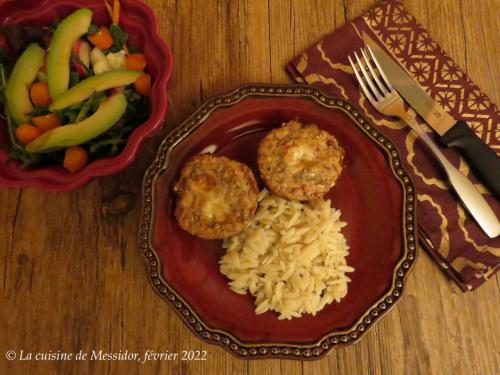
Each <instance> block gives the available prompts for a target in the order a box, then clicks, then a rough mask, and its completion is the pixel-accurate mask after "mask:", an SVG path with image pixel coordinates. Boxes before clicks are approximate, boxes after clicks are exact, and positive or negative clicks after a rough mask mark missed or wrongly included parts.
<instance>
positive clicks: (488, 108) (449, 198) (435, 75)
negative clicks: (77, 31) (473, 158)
mask: <svg viewBox="0 0 500 375" xmlns="http://www.w3.org/2000/svg"><path fill="white" fill-rule="evenodd" d="M362 31H365V32H367V33H368V35H370V36H371V37H372V39H374V40H377V41H378V42H379V43H380V44H381V45H382V46H383V47H384V48H385V49H386V50H388V51H389V52H390V53H392V55H393V56H394V57H395V58H396V59H397V60H398V61H399V63H400V64H401V65H402V66H403V67H404V68H406V70H407V71H408V72H409V73H410V74H411V75H412V76H413V78H414V79H416V80H417V81H418V82H419V83H420V84H421V85H422V87H424V88H425V89H426V90H427V92H428V93H429V94H430V95H431V96H432V97H433V98H434V99H435V100H437V101H438V102H439V103H441V105H442V106H443V107H444V108H445V109H446V110H447V111H448V112H449V113H450V114H452V115H453V117H454V118H456V119H463V120H465V121H467V123H468V124H469V126H471V127H472V128H473V129H474V131H475V132H476V134H477V135H478V136H479V137H480V138H481V139H482V140H483V141H484V142H486V143H488V144H489V145H490V147H491V148H492V149H494V150H495V151H496V152H497V153H499V152H500V113H499V111H498V109H497V107H496V105H495V104H493V103H492V102H491V101H490V100H489V98H488V97H487V96H486V95H485V94H484V93H483V92H482V91H481V89H480V88H479V87H478V86H477V85H475V84H474V83H473V82H472V81H471V80H470V79H469V77H467V75H466V74H465V73H464V72H463V71H462V70H461V69H460V68H459V67H458V66H457V65H456V64H455V63H454V62H453V61H452V60H451V58H450V57H449V56H448V55H447V54H446V53H445V52H444V51H443V50H442V49H441V48H440V46H439V45H438V44H437V42H436V41H435V40H434V39H433V38H432V37H431V36H430V35H429V33H428V32H427V31H426V30H425V29H424V28H423V27H422V26H421V25H420V24H419V23H418V22H417V21H416V20H415V18H414V17H413V16H412V15H410V14H409V13H408V12H407V11H406V9H405V8H404V6H403V4H402V3H401V1H399V0H385V1H382V2H381V3H380V4H379V5H378V6H376V7H374V8H373V9H371V10H370V11H369V12H368V13H366V14H365V15H363V16H361V17H359V18H357V19H355V20H354V21H353V22H351V23H349V24H347V25H345V26H343V27H342V28H340V29H339V30H337V31H335V32H334V33H333V34H330V35H328V36H327V37H325V38H324V39H323V40H321V41H319V42H318V43H317V44H315V45H314V46H312V47H310V48H309V49H308V50H307V51H305V52H304V53H303V54H302V55H300V56H298V57H296V58H295V59H293V60H292V61H291V62H290V63H289V64H288V66H287V70H288V72H289V73H290V75H291V76H292V77H293V78H294V79H295V80H296V81H297V82H302V83H308V84H311V85H316V86H318V87H320V88H321V89H323V90H325V91H326V92H329V93H330V94H332V95H334V96H338V97H342V98H345V99H348V100H349V101H350V102H351V103H353V104H354V105H355V106H357V107H358V108H359V110H360V111H361V113H363V114H364V116H365V117H366V118H368V119H370V120H371V121H372V122H373V123H374V124H376V125H378V127H379V128H380V131H381V132H382V133H384V134H385V135H386V136H387V137H389V138H390V139H391V140H392V141H393V142H394V143H395V144H396V145H397V147H398V148H399V150H400V151H401V155H402V159H403V163H404V166H405V168H406V170H407V171H408V172H409V173H410V174H411V175H412V177H413V181H414V183H415V187H416V189H417V196H418V213H417V214H418V220H419V235H420V243H421V245H422V246H423V247H424V248H426V249H427V251H428V253H429V254H430V255H431V257H432V258H433V259H434V260H435V261H436V263H437V264H438V265H439V266H440V267H441V268H442V270H443V271H444V272H445V273H446V275H448V276H449V277H450V278H451V279H452V280H454V281H455V282H456V283H457V284H458V286H459V287H460V289H461V290H462V291H468V290H473V289H475V288H477V287H478V286H480V285H481V284H483V283H484V282H485V281H486V280H487V279H488V278H490V277H491V276H492V275H494V274H495V272H496V271H497V270H498V269H499V268H500V237H499V238H496V239H493V240H492V239H490V238H488V237H487V236H486V234H484V232H483V231H482V230H481V228H480V227H479V226H478V225H477V224H476V223H475V222H474V221H473V220H472V219H471V218H470V216H469V215H468V213H467V212H466V211H465V210H464V207H463V206H462V205H461V204H460V203H459V202H458V199H457V198H456V196H455V194H454V192H453V191H452V190H450V188H449V186H448V183H447V180H446V177H445V175H444V172H443V171H442V169H441V168H440V167H439V165H438V164H437V161H436V160H435V159H434V158H433V156H432V155H431V153H430V152H429V151H428V150H427V149H426V147H425V146H424V145H422V143H421V142H420V141H419V140H417V137H416V135H415V133H414V132H411V131H409V128H407V127H406V126H404V125H403V124H402V123H401V122H399V121H396V120H395V119H394V118H389V117H386V116H383V115H381V114H380V113H378V112H377V111H376V110H375V109H374V108H373V107H371V105H370V104H369V103H368V102H367V100H366V99H365V97H364V96H363V95H362V94H361V93H360V91H359V89H358V85H357V82H356V80H355V77H354V75H353V72H352V69H351V67H350V65H349V61H348V59H347V56H348V55H352V54H353V52H354V51H355V50H356V51H358V50H359V49H360V48H361V47H362V46H363V42H362V38H361V32H362ZM420 124H421V125H422V126H423V128H424V129H425V130H426V131H427V132H428V133H429V135H430V136H431V137H433V138H434V140H435V141H436V142H438V140H437V138H436V135H435V134H434V133H433V131H432V130H431V129H430V128H429V127H428V126H427V125H426V124H424V123H423V122H420ZM442 151H443V153H445V155H446V156H447V157H448V160H450V162H452V163H453V164H454V165H455V166H456V167H458V168H459V169H460V170H461V171H462V172H463V173H464V174H465V175H466V176H468V177H469V178H470V179H471V180H472V181H473V182H474V183H475V184H476V187H477V188H478V189H479V191H481V192H482V193H483V194H484V196H485V197H486V199H487V200H488V202H489V203H490V204H491V206H492V207H493V210H494V211H495V212H496V213H497V214H500V202H499V201H498V200H496V199H495V198H494V197H492V196H491V195H490V194H489V193H488V191H487V190H486V189H485V188H484V187H483V186H482V185H481V184H480V183H478V180H477V179H476V177H475V176H474V174H473V172H472V171H470V170H469V167H468V165H467V164H466V163H465V162H464V161H463V160H462V158H460V156H459V154H458V153H457V152H455V151H454V150H449V149H446V148H443V149H442ZM498 173H500V171H499V172H498Z"/></svg>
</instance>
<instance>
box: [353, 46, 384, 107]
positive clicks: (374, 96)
mask: <svg viewBox="0 0 500 375" xmlns="http://www.w3.org/2000/svg"><path fill="white" fill-rule="evenodd" d="M365 49H366V50H367V51H368V54H369V56H367V54H366V53H365V51H364V49H363V48H362V49H361V50H360V52H361V56H362V58H359V56H358V54H357V53H356V52H354V57H355V59H356V62H357V64H356V63H354V62H353V60H352V59H351V56H348V58H349V62H350V63H351V66H352V70H353V71H354V74H355V75H356V78H357V79H358V82H359V85H360V86H361V89H362V90H363V92H364V94H365V96H366V97H367V98H368V100H369V101H370V102H371V103H372V104H373V103H375V102H377V101H378V100H380V99H381V98H383V97H384V96H385V95H387V94H389V93H390V92H392V91H394V87H393V86H392V85H391V83H390V82H389V80H388V79H387V77H386V75H385V74H384V71H383V70H382V68H381V67H380V64H379V63H378V61H377V59H376V58H375V56H374V55H373V52H372V50H371V49H370V47H369V46H365ZM370 57H371V59H370ZM370 60H371V61H373V63H374V64H375V67H374V66H373V65H372V62H371V61H370ZM358 68H359V69H358ZM360 70H361V72H360ZM382 81H383V82H382Z"/></svg>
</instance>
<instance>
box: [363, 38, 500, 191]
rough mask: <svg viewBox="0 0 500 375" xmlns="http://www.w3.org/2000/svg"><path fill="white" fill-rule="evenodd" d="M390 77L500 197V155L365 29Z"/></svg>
mask: <svg viewBox="0 0 500 375" xmlns="http://www.w3.org/2000/svg"><path fill="white" fill-rule="evenodd" d="M362 34H363V41H364V42H365V43H366V44H367V45H368V46H370V48H371V50H372V52H373V54H374V55H375V58H376V59H377V60H378V62H379V63H380V66H381V67H382V69H383V71H384V73H385V74H386V76H387V78H388V80H389V81H390V82H391V84H392V85H393V86H394V87H395V88H396V90H397V91H398V92H399V93H400V94H401V96H402V97H403V98H404V99H405V100H406V101H407V102H408V103H409V104H410V106H411V107H412V108H413V109H414V110H415V111H416V112H417V113H418V114H419V115H420V117H422V119H423V120H424V121H425V122H427V123H428V124H429V125H430V126H431V127H432V129H434V131H435V132H436V133H438V134H439V136H440V141H441V143H443V144H444V145H446V146H447V147H451V148H454V149H457V150H458V151H460V153H461V154H462V155H463V156H464V158H465V159H466V160H467V162H468V163H469V164H470V166H471V167H472V169H473V170H474V172H475V173H476V175H477V176H478V178H479V179H480V180H481V182H482V183H483V184H484V185H485V186H486V187H487V188H489V190H490V191H491V192H492V193H493V194H494V195H496V197H497V198H500V157H499V156H498V155H497V154H496V153H495V152H494V151H493V150H492V149H491V148H489V147H488V145H487V144H486V143H484V142H483V141H482V140H481V139H479V138H478V137H477V135H476V134H475V133H474V131H473V130H472V129H471V128H470V127H469V126H468V125H467V123H466V122H465V121H462V120H456V119H455V118H453V117H452V116H451V115H450V114H449V113H448V112H446V111H445V110H444V109H443V108H442V107H441V106H440V105H439V103H438V102H436V101H435V100H434V99H432V98H431V97H430V96H429V94H427V92H426V91H425V90H424V89H423V88H422V87H421V86H420V85H419V84H418V83H417V82H416V81H415V80H414V79H413V77H411V76H410V75H409V74H408V73H407V72H406V71H405V70H404V69H403V68H402V67H401V66H400V65H399V63H397V62H396V61H395V60H394V59H393V57H391V56H390V55H389V54H388V53H387V52H385V51H384V50H383V49H382V48H381V47H380V46H379V44H378V43H377V42H375V41H374V40H373V39H372V38H371V37H370V36H369V35H368V34H366V33H365V32H364V31H363V33H362Z"/></svg>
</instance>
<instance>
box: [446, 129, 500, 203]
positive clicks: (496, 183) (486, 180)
mask: <svg viewBox="0 0 500 375" xmlns="http://www.w3.org/2000/svg"><path fill="white" fill-rule="evenodd" d="M441 142H443V143H444V144H445V145H446V146H448V147H451V148H454V149H457V150H459V151H460V153H461V154H462V155H463V156H464V157H465V158H466V159H467V161H468V162H469V164H470V166H471V168H472V169H473V170H474V172H475V173H476V175H477V176H478V178H479V179H480V180H481V182H482V183H483V184H484V185H485V186H486V187H487V188H488V189H489V190H490V191H491V192H492V193H493V194H494V195H496V197H497V198H498V199H500V157H499V156H498V155H497V154H496V153H495V151H493V150H492V149H491V148H489V147H488V145H487V144H486V143H484V142H483V141H482V140H481V139H479V138H478V137H477V135H476V134H475V133H474V131H473V130H472V129H471V128H469V126H468V125H467V123H466V122H465V121H461V120H460V121H457V123H456V124H455V125H454V126H453V127H451V129H450V130H448V131H447V132H446V133H444V134H443V135H442V136H441Z"/></svg>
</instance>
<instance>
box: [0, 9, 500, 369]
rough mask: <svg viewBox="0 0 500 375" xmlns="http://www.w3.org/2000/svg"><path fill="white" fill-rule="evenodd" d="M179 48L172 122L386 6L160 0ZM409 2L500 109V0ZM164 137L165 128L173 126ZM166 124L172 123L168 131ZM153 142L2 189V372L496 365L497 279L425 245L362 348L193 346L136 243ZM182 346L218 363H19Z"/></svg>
mask: <svg viewBox="0 0 500 375" xmlns="http://www.w3.org/2000/svg"><path fill="white" fill-rule="evenodd" d="M148 3H149V4H150V5H151V7H152V8H153V9H154V10H155V12H156V14H157V15H158V18H159V20H160V24H161V30H162V34H163V36H164V38H165V40H166V41H167V42H168V43H169V44H170V45H171V46H172V49H173V51H174V55H175V70H174V77H173V81H172V85H171V103H172V106H171V110H170V112H169V114H168V121H167V128H168V129H171V128H172V127H173V126H176V125H177V124H179V123H180V122H181V121H182V120H183V119H184V118H185V117H187V116H188V115H189V113H190V112H191V111H192V110H193V109H194V108H196V107H197V106H198V105H199V104H200V103H201V102H202V101H204V100H205V99H206V98H208V97H210V96H212V95H216V94H220V93H224V92H226V91H229V90H232V89H234V88H236V87H237V86H239V85H240V84H243V83H247V82H275V83H282V82H285V83H286V82H289V78H288V77H287V75H286V74H285V72H284V69H283V67H284V65H285V64H286V62H288V61H289V60H290V59H291V58H292V57H294V56H296V55H297V54H298V53H300V52H301V51H303V50H304V49H305V48H306V47H307V46H308V45H310V44H311V43H313V42H315V41H317V40H318V39H319V38H321V36H323V35H324V34H326V33H329V32H331V31H333V30H334V29H335V28H337V27H339V26H341V25H343V24H344V23H346V22H347V21H349V20H351V19H353V18H354V17H356V16H358V15H360V14H362V13H363V12H364V11H365V10H367V9H368V8H369V7H370V6H371V5H373V4H375V3H376V0H307V1H305V0H304V1H302V0H269V1H268V0H238V1H236V0H235V1H230V0H226V1H224V0H217V1H216V0H210V1H208V0H206V1H202V0H198V1H195V0H182V1H181V0H168V1H163V0H149V1H148ZM405 4H406V6H407V7H408V9H409V10H410V12H411V13H413V14H414V15H415V16H416V17H417V18H418V19H419V21H420V22H421V23H422V24H423V25H425V26H426V27H427V28H428V29H429V31H430V33H431V34H432V35H433V36H434V37H435V38H436V39H437V40H438V41H439V43H440V44H441V45H442V47H443V48H444V49H445V50H446V51H447V52H448V53H449V54H450V55H451V56H452V57H453V58H454V59H455V61H456V62H457V63H458V64H459V65H460V66H461V67H463V68H464V69H465V70H466V71H467V72H468V73H469V75H470V76H471V78H472V79H473V80H474V81H476V82H477V83H478V84H479V85H480V86H481V87H482V88H483V90H484V91H485V92H486V93H487V94H489V95H490V96H491V98H492V99H493V101H495V102H497V103H500V85H498V82H500V68H499V66H498V61H499V59H500V45H499V42H498V30H500V21H499V18H498V14H497V10H498V7H499V6H500V1H499V0H481V1H476V0H442V1H434V0H406V1H405ZM165 130H167V129H165ZM164 133H165V132H163V134H164ZM159 138H160V137H158V138H157V139H156V140H153V141H151V142H150V143H149V144H148V146H147V147H144V148H143V149H142V150H141V155H140V157H139V160H138V161H137V162H136V163H135V164H134V165H133V166H132V167H131V168H129V169H128V170H127V171H125V172H123V173H120V174H117V175H114V176H110V177H105V178H100V179H98V180H95V181H94V182H92V183H91V184H90V185H88V186H87V187H85V188H83V189H80V190H79V191H76V192H73V193H70V194H63V195H55V194H44V193H41V192H39V191H36V190H33V189H25V190H22V191H21V190H6V189H1V190H0V204H1V206H0V207H1V209H0V259H1V260H0V262H1V265H0V279H1V280H2V293H1V296H0V306H1V319H0V358H1V359H0V374H23V375H26V374H125V373H126V374H130V375H132V374H217V375H218V374H248V375H252V374H255V375H257V374H258V375H261V374H281V373H283V374H284V373H286V374H335V373H338V374H426V375H427V374H436V375H441V374H464V375H465V374H481V375H485V374H491V375H495V374H499V373H500V354H499V353H500V352H499V350H500V328H499V327H500V324H499V323H500V321H499V318H500V313H499V312H500V297H499V295H500V293H499V285H500V283H499V279H500V276H498V274H497V276H496V277H493V278H492V280H490V281H488V282H487V283H486V284H485V285H484V286H482V287H481V288H479V290H477V291H475V292H471V293H468V294H462V293H460V292H457V290H456V289H454V288H452V286H451V285H450V283H449V282H448V281H447V280H446V279H445V278H444V276H443V275H442V274H441V272H440V271H439V270H438V268H437V267H436V266H435V265H434V264H433V263H432V262H431V261H430V260H429V257H428V256H427V255H426V254H424V253H423V252H422V253H421V254H420V257H419V259H418V262H417V264H416V267H415V269H414V271H413V273H412V274H411V276H410V277H409V280H408V287H407V289H406V293H405V295H404V298H403V299H402V300H401V301H400V302H399V303H398V305H397V306H396V307H395V308H394V309H393V310H392V311H391V313H389V314H388V315H387V316H386V317H384V318H383V319H382V320H381V322H379V323H378V324H377V325H376V326H375V327H374V328H373V329H372V330H371V331H370V332H369V333H367V335H366V336H365V337H364V338H363V339H362V340H361V341H360V342H359V343H357V344H355V345H354V346H350V347H347V348H342V349H338V350H336V351H334V352H333V353H331V355H330V356H328V357H327V358H325V359H323V360H320V361H315V362H304V363H301V362H294V361H285V360H266V361H243V360H239V359H236V358H234V357H232V356H231V355H230V354H228V353H227V352H225V351H224V350H222V349H220V348H218V347H214V346H211V345H208V344H205V343H204V342H202V341H200V340H199V339H197V338H196V337H195V336H194V335H193V334H192V333H191V332H190V331H189V330H188V329H187V328H186V327H185V326H184V324H183V323H181V322H180V320H179V319H178V318H177V316H176V315H175V314H174V313H173V311H171V310H170V308H169V307H168V306H167V305H166V304H165V303H164V302H162V301H161V300H160V298H158V297H157V296H156V294H155V293H154V292H153V289H152V288H151V287H150V285H149V284H148V281H147V279H146V273H145V267H144V261H143V258H142V255H141V254H140V253H139V251H138V247H137V239H136V237H137V236H136V233H137V226H138V222H139V215H140V188H141V180H142V174H143V171H144V170H145V168H146V166H147V165H148V163H149V162H150V161H151V160H152V157H153V153H154V148H155V146H156V144H157V143H158V139H159ZM92 349H95V350H103V351H105V352H119V351H120V350H122V351H125V350H128V351H129V352H141V353H142V352H144V351H145V350H148V349H151V350H154V351H157V352H165V351H169V352H180V351H181V350H206V351H207V360H206V361H192V362H186V361H179V360H177V361H173V362H166V361H150V362H146V363H144V364H139V363H136V362H127V361H88V360H87V361H79V362H77V361H63V362H60V361H34V360H32V361H19V360H15V361H7V360H6V356H5V353H6V352H7V350H15V351H16V352H17V354H18V357H19V354H20V350H24V352H25V353H27V352H32V353H37V352H49V351H52V352H56V353H57V352H58V351H61V352H72V353H77V352H78V351H80V350H83V351H87V352H88V351H90V350H92Z"/></svg>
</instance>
